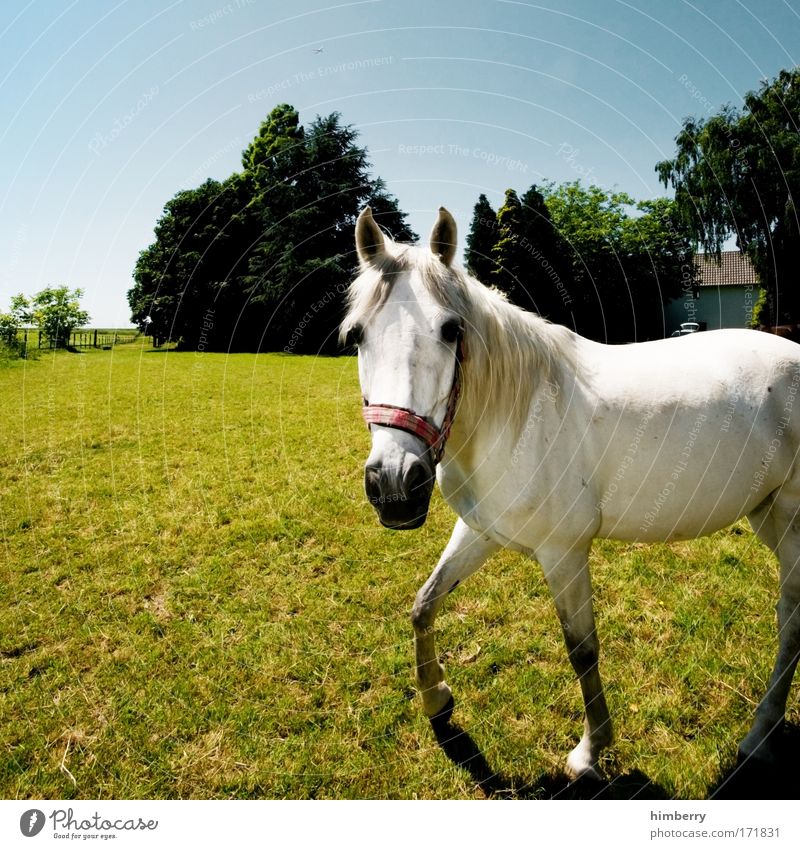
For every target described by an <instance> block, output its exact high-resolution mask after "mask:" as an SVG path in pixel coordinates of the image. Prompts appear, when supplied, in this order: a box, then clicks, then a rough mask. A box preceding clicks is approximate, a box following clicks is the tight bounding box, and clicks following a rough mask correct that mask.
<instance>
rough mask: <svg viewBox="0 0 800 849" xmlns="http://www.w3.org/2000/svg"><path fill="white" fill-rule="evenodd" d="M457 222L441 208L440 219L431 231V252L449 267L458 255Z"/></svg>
mask: <svg viewBox="0 0 800 849" xmlns="http://www.w3.org/2000/svg"><path fill="white" fill-rule="evenodd" d="M456 231H457V228H456V220H455V218H453V216H452V215H451V214H450V213H449V212H448V211H447V210H446V209H445V208H444V207H443V206H440V207H439V217H438V218H437V219H436V223H435V224H434V225H433V230H432V231H431V252H432V253H434V254H435V255H436V256H440V257H441V258H442V262H443V263H444V264H445V265H447V266H449V265H450V263H451V262H452V261H453V259H454V258H455V255H456V245H457V244H458V234H457V232H456Z"/></svg>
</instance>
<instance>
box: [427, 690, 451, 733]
mask: <svg viewBox="0 0 800 849" xmlns="http://www.w3.org/2000/svg"><path fill="white" fill-rule="evenodd" d="M455 706H456V703H455V700H454V699H453V697H452V696H450V698H449V699H448V700H447V704H446V705H445V706H444V707H443V708H442V709H441V710H440V711H439V712H438V713H435V714H434V715H433V716H430V717H428V719H430V723H431V725H432V726H433V727H434V728H446V727H447V726H448V725H450V720H451V719H452V718H453V710H454V709H455Z"/></svg>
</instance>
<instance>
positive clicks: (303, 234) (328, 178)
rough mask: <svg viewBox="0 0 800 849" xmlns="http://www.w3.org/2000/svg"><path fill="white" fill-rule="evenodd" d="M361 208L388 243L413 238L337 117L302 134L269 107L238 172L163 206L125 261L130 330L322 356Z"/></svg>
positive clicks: (293, 117)
mask: <svg viewBox="0 0 800 849" xmlns="http://www.w3.org/2000/svg"><path fill="white" fill-rule="evenodd" d="M366 204H369V205H370V206H372V209H373V212H374V215H375V218H376V220H377V221H378V222H379V223H380V225H381V226H382V227H383V228H384V229H385V230H386V231H387V232H388V233H389V234H390V235H391V236H392V237H393V238H395V239H399V240H402V241H413V240H415V239H416V238H417V237H416V234H415V233H414V232H413V231H412V230H411V229H410V228H409V226H408V224H407V222H406V215H405V213H404V212H402V211H401V210H400V208H399V206H398V204H397V201H396V200H395V198H394V197H392V196H391V195H390V194H389V192H388V191H387V190H386V187H385V184H384V183H383V181H382V180H381V179H380V178H375V177H372V176H371V174H370V163H369V159H368V155H367V151H366V149H365V148H363V147H361V146H359V145H358V143H357V133H356V131H355V130H354V129H353V128H352V127H350V126H347V125H345V124H343V123H342V120H341V116H340V115H339V114H338V113H336V112H334V113H333V114H331V115H328V116H326V117H318V118H316V120H314V121H313V122H312V123H311V124H310V126H308V127H303V126H302V124H300V121H299V117H298V113H297V110H296V109H294V107H292V106H290V105H289V104H281V105H280V106H277V107H276V108H275V109H273V110H272V111H271V112H270V114H269V116H268V117H267V119H266V120H265V121H264V122H263V123H262V124H261V127H260V129H259V131H258V135H257V136H256V137H255V138H254V139H253V141H252V142H251V144H250V145H248V147H247V148H246V149H245V151H244V152H243V154H242V170H241V171H239V172H237V173H235V174H232V175H231V176H230V177H228V178H227V179H226V180H224V181H222V182H218V181H216V180H206V181H205V182H204V183H203V184H202V185H201V186H199V187H198V188H194V189H186V190H184V191H181V192H178V194H176V195H175V197H173V198H172V199H171V200H170V201H168V202H167V204H166V207H165V209H164V214H163V215H162V217H161V218H160V220H159V221H158V223H157V225H156V228H155V236H156V238H155V241H154V242H153V244H151V245H150V246H149V247H147V248H146V249H145V250H143V251H142V252H141V254H140V255H139V258H138V260H137V262H136V267H135V269H134V273H133V277H134V284H135V285H134V286H133V288H132V289H131V290H130V291H129V292H128V302H129V304H130V308H131V313H132V318H133V321H134V322H136V323H137V324H140V325H142V324H144V323H145V322H146V320H147V319H148V318H149V321H147V325H148V332H149V333H151V334H152V335H154V336H155V337H158V338H160V339H172V340H175V341H177V342H179V344H180V345H181V346H183V347H186V348H195V349H196V348H198V347H201V348H202V349H203V350H218V351H220V350H221V351H227V350H233V351H237V350H250V351H253V350H271V351H274V350H290V351H293V352H304V351H315V352H316V351H320V350H322V351H324V350H334V349H335V347H336V341H335V337H336V332H335V331H336V327H337V324H338V322H339V320H340V316H341V308H342V302H343V297H344V292H345V290H346V288H347V283H348V282H349V280H350V279H351V277H352V273H353V269H354V266H355V254H354V242H353V234H354V230H355V221H356V217H357V216H358V213H359V211H360V210H361V208H362V207H363V206H365V205H366Z"/></svg>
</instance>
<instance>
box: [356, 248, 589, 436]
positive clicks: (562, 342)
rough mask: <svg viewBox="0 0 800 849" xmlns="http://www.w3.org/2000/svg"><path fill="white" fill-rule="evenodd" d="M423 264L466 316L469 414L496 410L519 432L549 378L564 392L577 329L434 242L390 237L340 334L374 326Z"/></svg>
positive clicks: (440, 299) (427, 278)
mask: <svg viewBox="0 0 800 849" xmlns="http://www.w3.org/2000/svg"><path fill="white" fill-rule="evenodd" d="M411 271H418V272H419V275H420V278H421V280H422V281H423V282H424V284H425V286H426V288H427V290H428V292H429V293H430V294H431V295H432V296H433V298H434V300H435V301H436V302H437V303H439V304H440V305H441V306H442V307H444V308H445V309H447V310H448V311H450V312H452V313H454V314H456V315H458V316H459V317H460V318H461V319H462V320H463V322H464V329H465V339H464V344H465V349H466V359H465V362H464V365H463V368H464V380H463V389H462V397H461V404H460V406H461V409H462V411H463V412H462V414H463V415H464V417H465V418H466V419H467V420H468V421H472V422H477V421H478V420H479V419H485V418H486V417H487V416H492V417H494V418H496V419H498V420H499V421H498V424H504V423H506V422H508V423H509V424H511V425H512V428H513V429H514V430H515V432H516V433H520V432H521V431H522V430H523V429H524V428H525V426H526V418H527V416H528V415H529V413H530V409H531V404H532V401H533V395H534V393H535V392H536V391H537V389H538V388H539V387H540V386H541V385H542V382H543V381H546V382H549V383H550V384H551V385H552V386H554V387H555V388H554V389H553V390H552V391H551V393H550V394H551V395H556V394H557V395H559V396H560V395H561V393H562V388H563V378H564V375H565V367H566V366H568V365H573V366H574V349H575V334H573V333H572V332H571V331H570V330H568V329H567V328H566V327H561V326H559V325H555V324H550V322H548V321H546V320H545V319H543V318H541V317H540V316H538V315H536V314H534V313H531V312H526V311H525V310H523V309H520V308H519V307H517V306H514V305H513V304H510V303H509V302H508V300H507V299H506V296H505V295H504V294H503V293H502V292H500V291H499V290H498V289H494V288H490V287H488V286H484V285H483V284H482V283H481V282H479V281H478V280H476V279H475V278H474V277H471V276H470V275H469V274H468V273H467V272H466V270H464V269H463V268H461V267H458V266H456V265H455V264H454V265H451V266H450V267H448V266H446V265H445V264H444V263H443V262H442V261H441V259H440V258H439V257H437V256H434V255H433V254H432V253H431V251H430V250H429V249H427V248H422V247H418V246H416V245H403V244H397V243H395V242H392V241H391V240H389V239H387V240H386V253H385V255H384V256H383V257H382V259H381V260H380V261H379V262H378V263H375V264H371V265H369V266H367V267H366V268H364V269H363V270H362V272H361V274H359V276H358V277H357V278H356V279H355V280H354V281H353V283H352V284H351V286H350V290H349V292H348V296H347V306H348V310H347V314H346V316H345V318H344V321H343V322H342V326H341V332H340V338H341V339H342V340H344V339H345V338H346V337H347V334H348V333H349V331H350V330H351V329H352V328H354V327H355V326H356V325H361V326H366V325H367V324H368V322H369V321H370V319H371V318H372V316H374V315H375V313H376V312H377V311H378V310H379V309H380V308H381V307H382V306H383V304H384V303H385V301H386V298H387V297H388V295H389V293H390V291H391V287H392V283H393V281H394V279H395V277H396V276H397V275H398V274H402V273H405V272H411Z"/></svg>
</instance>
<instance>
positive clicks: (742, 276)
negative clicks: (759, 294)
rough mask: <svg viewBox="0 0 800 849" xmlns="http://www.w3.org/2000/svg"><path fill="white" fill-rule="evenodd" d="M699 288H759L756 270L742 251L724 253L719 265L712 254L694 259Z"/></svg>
mask: <svg viewBox="0 0 800 849" xmlns="http://www.w3.org/2000/svg"><path fill="white" fill-rule="evenodd" d="M694 267H695V273H696V275H697V285H698V286H758V278H757V277H756V270H755V269H754V268H753V265H752V263H751V262H750V260H749V259H748V258H747V257H746V256H745V255H744V254H743V253H742V252H741V251H723V252H722V262H721V264H720V265H717V263H716V260H715V259H714V256H713V255H712V254H697V255H696V256H695V258H694Z"/></svg>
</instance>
